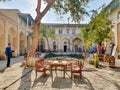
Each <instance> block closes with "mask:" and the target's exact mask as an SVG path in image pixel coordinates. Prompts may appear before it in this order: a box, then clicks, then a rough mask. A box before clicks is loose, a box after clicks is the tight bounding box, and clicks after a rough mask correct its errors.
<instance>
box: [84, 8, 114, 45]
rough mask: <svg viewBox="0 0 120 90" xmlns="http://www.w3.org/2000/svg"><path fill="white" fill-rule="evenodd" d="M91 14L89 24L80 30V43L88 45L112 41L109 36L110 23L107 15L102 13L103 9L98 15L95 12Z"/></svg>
mask: <svg viewBox="0 0 120 90" xmlns="http://www.w3.org/2000/svg"><path fill="white" fill-rule="evenodd" d="M92 12H93V13H92V17H91V21H90V23H89V24H88V25H87V26H86V27H85V28H83V29H82V41H83V42H85V43H86V44H88V45H89V44H90V43H91V44H92V43H97V44H98V43H102V42H104V41H106V40H110V39H112V36H111V35H110V31H111V29H112V22H111V21H110V20H109V18H108V17H109V13H108V12H104V7H103V8H102V10H101V12H100V13H99V14H98V12H97V11H95V10H93V11H92ZM91 44H90V45H91Z"/></svg>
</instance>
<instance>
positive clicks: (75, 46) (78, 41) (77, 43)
mask: <svg viewBox="0 0 120 90" xmlns="http://www.w3.org/2000/svg"><path fill="white" fill-rule="evenodd" d="M80 41H81V40H80V39H79V38H75V39H73V48H74V50H75V52H76V51H78V49H79V44H80Z"/></svg>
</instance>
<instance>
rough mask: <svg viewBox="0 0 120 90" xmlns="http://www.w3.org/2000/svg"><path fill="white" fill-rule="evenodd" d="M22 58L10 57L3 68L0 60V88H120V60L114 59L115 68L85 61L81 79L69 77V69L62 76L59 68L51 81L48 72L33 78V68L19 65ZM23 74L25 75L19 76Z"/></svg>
mask: <svg viewBox="0 0 120 90" xmlns="http://www.w3.org/2000/svg"><path fill="white" fill-rule="evenodd" d="M22 60H24V59H23V57H18V58H14V59H12V60H11V61H12V62H11V63H12V65H11V67H10V68H5V66H6V61H0V90H4V88H5V87H6V89H5V90H120V68H119V67H120V60H116V66H118V68H115V69H111V68H109V67H105V68H99V69H98V68H94V66H93V65H90V64H88V63H87V62H85V64H84V68H83V77H82V79H79V77H78V76H75V77H74V79H71V78H70V75H71V74H70V71H67V73H66V77H65V78H63V71H60V70H59V71H57V75H56V74H55V73H54V74H53V76H54V78H53V82H52V80H51V77H50V73H49V72H47V76H46V77H45V78H44V77H43V76H42V73H38V76H37V79H36V80H35V72H34V70H32V69H30V68H26V69H25V68H23V67H20V65H21V61H22ZM27 72H28V74H26V73H27ZM25 74H26V76H24V77H23V78H21V76H22V75H25ZM16 80H17V81H16ZM15 81H16V82H15ZM13 82H14V84H12V83H13ZM10 84H12V85H10ZM9 85H10V86H9ZM7 86H9V87H7Z"/></svg>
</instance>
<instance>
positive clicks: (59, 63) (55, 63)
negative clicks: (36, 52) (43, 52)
mask: <svg viewBox="0 0 120 90" xmlns="http://www.w3.org/2000/svg"><path fill="white" fill-rule="evenodd" d="M50 67H51V70H50V71H51V76H52V78H53V68H55V71H56V70H57V67H62V68H63V71H64V72H63V77H64V78H65V73H66V70H67V61H51V62H50Z"/></svg>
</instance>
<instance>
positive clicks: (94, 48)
mask: <svg viewBox="0 0 120 90" xmlns="http://www.w3.org/2000/svg"><path fill="white" fill-rule="evenodd" d="M105 51H106V47H105V46H104V44H101V43H99V45H98V47H97V46H92V47H91V48H90V49H89V50H88V52H89V53H90V54H92V53H97V52H98V53H99V54H105Z"/></svg>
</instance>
